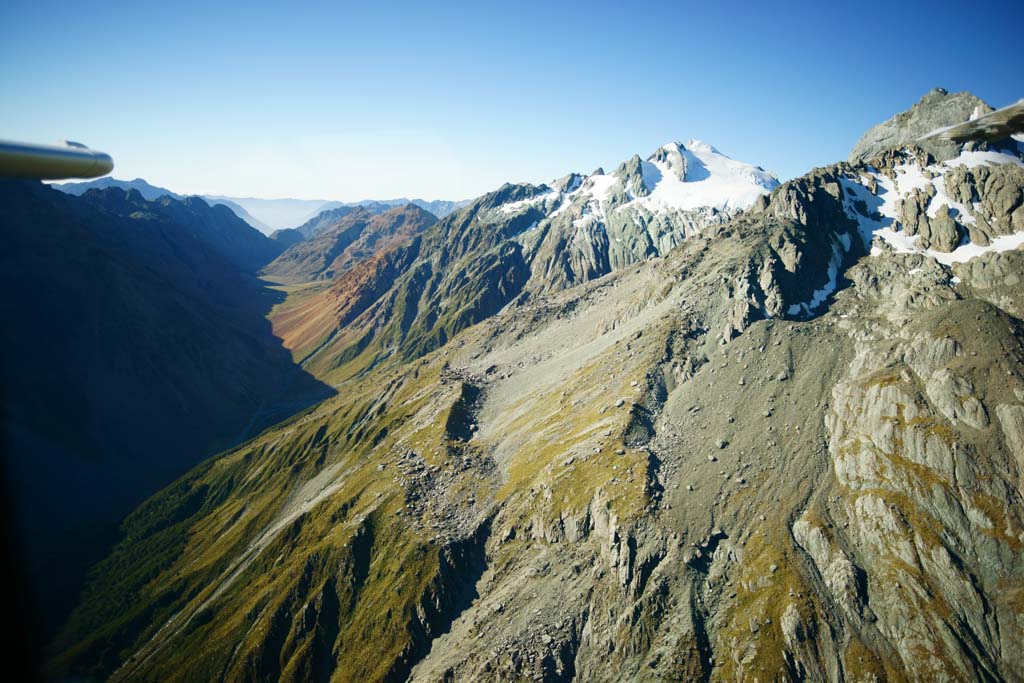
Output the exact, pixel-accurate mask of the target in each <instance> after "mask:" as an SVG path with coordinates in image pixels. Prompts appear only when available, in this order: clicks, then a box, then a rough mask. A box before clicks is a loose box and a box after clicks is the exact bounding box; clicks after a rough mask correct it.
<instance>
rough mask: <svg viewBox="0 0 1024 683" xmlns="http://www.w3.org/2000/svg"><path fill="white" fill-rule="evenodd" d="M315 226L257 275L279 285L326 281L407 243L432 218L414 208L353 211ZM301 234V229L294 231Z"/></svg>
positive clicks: (359, 209) (358, 208) (421, 230)
mask: <svg viewBox="0 0 1024 683" xmlns="http://www.w3.org/2000/svg"><path fill="white" fill-rule="evenodd" d="M335 211H338V210H337V209H335V210H332V211H331V212H325V213H323V214H320V216H319V217H318V218H320V219H321V222H320V224H319V226H318V228H317V230H315V231H314V232H312V233H311V234H310V236H309V237H308V239H305V240H303V241H301V242H298V243H296V244H294V245H292V246H291V247H289V248H288V249H287V250H286V251H285V252H284V253H283V254H281V255H280V256H278V257H277V258H276V259H274V261H272V262H271V263H269V264H268V265H267V266H266V267H265V268H264V269H263V273H264V274H265V275H266V276H268V277H270V278H273V279H275V280H277V281H280V282H309V281H312V280H316V279H331V278H334V277H337V276H339V275H341V274H342V273H344V272H346V271H348V270H350V269H352V268H353V267H354V266H356V265H357V264H359V263H361V262H363V261H365V260H366V259H368V258H370V257H371V256H373V255H374V254H375V253H377V252H379V251H388V250H391V249H394V248H396V247H399V246H402V245H405V244H408V243H409V241H411V240H412V239H413V238H414V237H415V236H416V235H418V234H420V233H421V232H423V231H424V230H426V229H427V228H429V227H430V226H432V225H433V224H434V223H436V222H437V218H436V217H435V216H434V214H432V213H430V212H428V211H426V210H424V209H421V208H420V207H418V206H416V205H415V204H406V205H405V206H399V207H395V208H393V209H388V210H387V211H385V212H383V213H380V214H374V213H371V212H370V211H368V210H366V209H364V208H362V207H356V208H354V209H351V210H347V211H345V212H344V213H343V214H342V215H341V217H339V218H336V219H334V220H327V219H326V218H325V214H326V213H333V212H335ZM299 232H301V229H300V230H299Z"/></svg>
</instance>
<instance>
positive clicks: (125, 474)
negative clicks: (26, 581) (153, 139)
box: [0, 182, 328, 627]
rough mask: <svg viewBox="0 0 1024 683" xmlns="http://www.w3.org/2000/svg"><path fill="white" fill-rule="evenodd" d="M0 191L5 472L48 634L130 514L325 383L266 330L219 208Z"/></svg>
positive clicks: (266, 300) (259, 299)
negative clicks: (90, 565) (121, 521)
mask: <svg viewBox="0 0 1024 683" xmlns="http://www.w3.org/2000/svg"><path fill="white" fill-rule="evenodd" d="M0 202H2V205H3V207H4V210H3V214H2V217H0V224H2V229H0V234H2V235H3V240H4V249H3V250H2V252H0V283H2V290H3V292H4V296H3V298H2V299H0V302H2V303H0V316H2V318H3V320H4V324H3V326H2V327H0V330H2V331H0V376H2V377H3V382H2V386H0V391H2V400H0V404H2V410H3V414H2V438H3V441H4V450H5V455H6V458H5V463H4V464H5V469H6V472H5V474H6V476H7V480H8V483H9V484H10V485H11V488H12V494H13V495H14V504H15V507H16V509H17V511H18V512H19V513H20V514H19V519H18V520H17V528H18V530H19V532H22V533H23V534H24V540H25V543H26V548H27V556H26V557H25V558H24V559H25V564H26V567H27V568H28V569H29V571H30V574H31V575H32V576H33V577H35V578H36V579H38V584H37V586H38V588H39V594H38V596H37V598H38V599H39V614H40V616H41V618H42V621H44V622H46V625H47V626H50V627H52V626H53V624H54V622H55V621H56V620H58V619H60V618H61V616H62V614H63V613H64V612H65V611H66V609H67V608H69V607H70V603H71V601H72V600H73V599H74V597H75V593H76V586H77V585H78V583H79V582H80V580H81V578H82V575H83V572H84V568H85V567H86V566H87V564H88V563H89V562H91V561H94V560H95V559H96V558H97V557H98V556H99V555H101V554H102V552H103V548H104V547H105V545H106V544H107V543H109V542H110V541H112V540H113V539H114V536H115V533H114V532H115V529H116V525H117V523H118V521H119V519H120V518H121V517H123V515H124V514H126V513H127V512H128V511H129V510H131V508H132V507H134V506H135V505H137V504H138V503H139V502H140V501H142V500H143V499H145V498H146V496H148V495H150V494H151V493H153V492H155V491H156V490H158V489H159V488H161V487H162V486H164V485H165V484H167V483H168V482H170V481H171V480H172V479H173V478H174V477H176V476H178V475H180V474H181V473H182V472H184V471H186V470H187V469H188V468H190V467H192V466H193V465H195V464H196V463H197V462H199V461H200V460H201V459H202V458H204V457H205V456H207V455H209V454H212V453H215V452H217V451H219V450H222V449H224V448H226V447H229V446H231V445H233V444H236V443H238V442H239V441H241V440H242V439H244V438H247V437H249V436H251V435H253V434H255V433H257V432H258V431H259V430H260V429H261V428H263V427H266V426H267V425H269V424H272V423H273V422H276V421H278V420H280V419H281V418H283V417H285V416H287V415H289V414H291V413H294V412H295V411H296V410H298V409H300V408H301V407H302V406H304V405H308V403H309V402H310V401H311V400H313V399H315V398H317V397H322V396H324V395H325V394H326V393H328V391H327V389H326V388H325V387H324V386H323V385H322V384H320V383H318V382H316V381H315V380H313V379H311V378H310V377H309V376H308V375H306V374H305V373H304V372H303V371H301V370H300V369H299V368H297V367H295V366H294V365H293V364H292V363H291V360H290V355H289V354H288V353H287V352H286V351H285V350H284V349H282V348H281V347H280V344H279V341H278V340H277V339H276V338H274V337H273V336H272V334H271V330H270V326H269V324H268V323H267V322H266V320H265V319H264V315H265V313H266V312H267V311H268V310H269V308H270V307H271V306H272V305H273V303H274V302H275V300H276V298H277V297H279V295H278V293H276V292H273V291H271V290H268V289H265V288H263V287H262V286H261V285H260V284H259V283H258V281H257V280H255V278H253V277H252V276H249V275H245V274H243V273H242V272H241V269H240V267H239V265H237V263H246V262H248V263H253V264H255V263H258V258H257V256H256V255H255V254H257V253H258V251H255V250H251V249H246V248H237V247H239V245H238V244H236V243H235V242H234V241H232V240H233V238H234V237H237V235H235V233H234V232H233V231H232V228H236V227H237V224H238V223H239V222H240V221H238V220H237V219H236V218H234V216H233V215H230V213H229V212H228V215H227V216H225V215H224V214H225V212H227V209H223V208H221V207H214V208H211V207H209V206H206V205H205V203H203V204H202V206H199V203H200V202H201V200H186V201H185V202H184V203H182V202H176V201H175V200H171V199H169V198H168V199H166V200H161V201H158V202H146V201H145V200H143V199H142V197H141V196H140V195H138V194H137V193H131V194H127V195H126V194H125V193H124V192H123V191H121V190H105V191H93V192H92V193H89V194H88V195H87V196H86V197H85V198H77V197H72V196H69V195H66V194H62V193H60V192H57V191H55V190H52V189H50V188H47V187H46V186H44V185H41V184H37V183H19V182H5V183H2V184H0ZM228 218H230V220H227V219H228ZM245 228H246V230H250V229H249V228H248V226H245ZM264 239H265V238H264ZM257 244H258V242H257ZM242 246H244V244H243V245H242ZM250 246H251V245H250ZM236 248H237V249H236ZM229 254H230V255H233V256H234V261H235V262H236V263H233V262H232V261H231V260H229V258H228V255H229ZM259 258H262V257H259Z"/></svg>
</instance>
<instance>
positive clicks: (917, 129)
mask: <svg viewBox="0 0 1024 683" xmlns="http://www.w3.org/2000/svg"><path fill="white" fill-rule="evenodd" d="M991 111H993V109H992V107H990V106H989V105H988V104H986V103H985V102H983V101H982V100H980V99H978V98H977V97H975V96H974V95H972V94H971V93H969V92H958V93H953V94H950V93H949V92H948V91H947V90H945V89H943V88H935V89H933V90H931V91H930V92H929V93H928V94H926V95H925V96H924V97H922V98H921V100H920V101H919V102H918V103H917V104H915V105H914V106H913V107H911V108H910V109H908V110H907V111H905V112H901V113H899V114H896V116H894V117H892V118H891V119H889V120H887V121H884V122H883V123H879V124H878V125H877V126H874V127H873V128H871V129H869V130H868V131H867V132H866V133H864V135H863V136H862V137H861V139H860V140H858V141H857V144H856V145H854V146H853V151H852V152H850V158H849V161H850V163H858V162H867V161H870V160H872V159H874V158H875V157H876V156H878V154H879V153H881V152H884V151H885V150H887V149H893V148H900V147H905V146H907V145H917V146H920V147H922V148H923V149H925V151H927V152H929V153H930V154H931V155H932V156H934V157H935V158H936V159H938V160H939V161H946V160H947V159H952V158H953V157H955V156H957V155H958V154H959V153H960V151H961V150H962V149H963V148H964V145H963V143H955V142H951V141H948V140H926V141H921V140H920V138H921V137H922V136H924V135H927V134H928V133H931V132H933V131H935V130H937V129H939V128H943V127H945V126H953V125H956V124H958V123H963V122H964V121H967V120H969V119H971V118H977V117H978V116H981V115H982V114H987V113H989V112H991Z"/></svg>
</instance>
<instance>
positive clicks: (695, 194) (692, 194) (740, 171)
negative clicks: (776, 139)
mask: <svg viewBox="0 0 1024 683" xmlns="http://www.w3.org/2000/svg"><path fill="white" fill-rule="evenodd" d="M643 169H644V185H645V186H646V187H647V189H648V190H649V192H650V194H649V195H648V196H646V197H643V198H637V199H636V200H635V201H637V202H640V203H641V204H643V205H645V206H647V207H648V208H650V209H651V210H657V209H681V210H693V209H697V208H701V207H710V208H714V209H718V210H723V211H724V210H729V211H735V210H739V209H745V208H747V207H749V206H750V205H751V204H753V203H754V200H756V199H757V198H758V197H759V196H761V195H763V194H766V193H768V192H770V191H771V190H773V189H774V188H775V187H777V186H778V184H779V181H778V179H777V178H775V176H773V175H772V174H771V173H768V172H767V171H765V170H764V169H762V168H760V167H758V166H754V165H753V164H748V163H745V162H742V161H737V160H735V159H732V158H730V157H728V156H726V155H724V154H722V153H721V152H719V151H718V150H717V149H715V148H714V147H713V146H711V145H709V144H708V143H706V142H703V141H701V140H694V139H690V140H688V141H687V142H686V143H685V144H680V143H678V142H671V143H668V144H666V145H662V146H661V147H660V148H658V150H657V151H656V152H655V153H654V154H652V155H651V156H650V157H648V159H647V161H646V162H645V163H644V167H643Z"/></svg>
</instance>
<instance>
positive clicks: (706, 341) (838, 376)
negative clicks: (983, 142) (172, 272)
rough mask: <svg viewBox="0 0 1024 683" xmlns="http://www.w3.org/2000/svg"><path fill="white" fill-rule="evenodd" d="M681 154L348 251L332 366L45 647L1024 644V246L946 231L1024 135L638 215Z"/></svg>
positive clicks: (223, 465)
mask: <svg viewBox="0 0 1024 683" xmlns="http://www.w3.org/2000/svg"><path fill="white" fill-rule="evenodd" d="M912 118H913V117H909V118H907V119H906V120H911V119H912ZM914 120H916V119H914ZM922 125H923V124H922ZM687 151H692V150H688V148H685V146H680V147H676V148H674V149H672V148H663V149H662V150H661V151H659V152H657V153H655V155H652V157H651V158H650V159H648V160H647V161H644V160H642V159H640V158H639V157H637V158H634V159H631V160H629V161H627V162H626V163H625V164H623V165H622V166H620V168H619V169H617V171H616V172H615V174H614V176H613V177H609V176H605V174H604V173H597V174H595V175H593V176H591V177H588V178H582V177H580V176H568V177H566V178H564V179H562V180H560V181H558V182H557V183H556V184H555V186H554V187H549V186H513V185H508V186H505V187H503V188H501V189H500V190H498V191H497V192H495V193H492V194H490V195H487V196H485V197H483V198H481V199H479V200H477V201H475V202H474V203H473V204H472V205H471V206H470V207H467V209H465V210H464V211H462V212H460V213H458V214H455V215H453V216H452V217H449V218H447V219H445V220H443V221H441V222H440V223H439V224H438V225H437V226H435V227H434V228H433V229H431V230H428V231H427V232H425V233H424V234H423V235H421V236H420V237H418V238H417V239H415V240H413V241H412V242H411V243H410V244H408V245H406V246H404V247H400V248H398V249H395V250H393V251H391V252H388V253H386V254H382V255H379V256H378V257H376V258H375V259H373V260H371V261H367V262H366V264H363V265H361V266H358V267H356V268H354V269H352V270H351V271H349V273H347V274H346V275H345V276H344V278H342V279H339V281H338V282H339V283H340V282H341V280H355V279H357V278H358V280H359V282H358V283H355V282H350V283H349V284H348V285H346V286H345V287H343V288H340V289H334V290H333V293H334V295H335V297H336V299H335V302H336V306H335V308H332V309H331V312H330V314H329V315H325V317H324V320H328V321H329V320H331V319H343V320H344V321H345V322H344V323H343V324H340V325H339V326H338V327H337V328H335V329H333V330H332V332H331V334H330V335H327V338H326V340H324V339H321V338H318V340H317V341H316V342H315V343H312V342H311V346H314V347H315V348H317V349H332V352H331V353H329V354H327V353H324V352H323V351H319V352H313V353H311V354H310V355H309V356H308V357H309V358H310V361H309V363H308V364H307V367H308V368H311V369H314V370H315V371H316V372H318V373H320V374H322V376H331V377H333V378H334V379H335V381H337V383H338V385H339V396H337V397H335V398H332V399H329V400H327V401H324V402H323V403H321V404H320V405H318V406H317V407H316V408H315V409H313V410H311V411H308V412H307V413H304V414H302V415H301V416H299V417H298V418H296V419H295V420H293V421H291V422H288V423H285V424H282V425H279V426H278V427H277V428H275V429H272V430H268V431H267V432H264V433H263V434H262V435H260V437H258V438H257V439H254V440H253V441H252V442H250V443H248V444H246V445H244V446H243V447H241V448H239V449H236V450H234V451H232V452H230V453H227V454H225V455H224V456H222V457H221V458H219V459H217V460H216V461H213V462H210V463H208V464H207V465H205V466H204V467H202V468H200V469H198V470H196V471H195V472H193V473H192V474H191V475H190V476H189V477H188V478H186V479H185V480H183V481H182V482H180V483H179V485H178V487H177V488H175V489H174V490H173V491H169V492H167V493H165V494H164V495H162V496H161V497H158V498H156V499H154V500H153V501H151V502H150V503H149V504H148V505H147V506H146V507H144V508H143V509H141V510H140V511H139V512H138V513H136V514H135V515H133V517H132V518H131V519H130V520H129V522H128V531H129V536H128V538H126V540H125V541H124V542H123V543H122V545H121V546H120V547H119V548H118V550H117V551H116V552H115V553H114V555H113V556H112V557H111V558H110V559H108V561H107V563H106V564H105V565H104V566H103V567H101V569H100V571H99V572H98V574H97V576H98V577H99V578H98V579H97V581H96V582H95V584H94V585H93V587H92V591H91V592H90V594H89V595H88V597H87V599H86V600H85V602H84V603H83V605H82V607H81V608H80V609H79V611H78V612H77V613H76V615H75V618H74V619H73V620H72V621H71V622H70V623H69V625H68V627H67V628H66V630H65V632H64V634H63V636H62V639H61V641H60V642H59V643H58V649H59V650H61V651H62V652H63V654H62V655H61V656H60V657H59V658H58V659H57V660H55V662H54V670H55V671H61V670H70V671H72V672H76V673H94V674H96V675H99V676H110V678H111V680H115V681H117V680H171V681H173V680H189V679H202V678H209V677H217V676H218V675H225V674H224V672H228V673H227V676H228V677H229V678H235V679H239V680H261V679H266V678H268V677H272V678H275V679H279V680H303V679H308V678H309V677H310V676H311V675H312V674H311V672H317V673H316V675H318V676H322V677H323V678H324V679H330V680H341V681H378V680H380V681H390V680H411V681H423V682H431V683H433V682H448V681H522V680H537V681H550V682H556V681H571V680H579V681H597V682H603V681H607V682H609V683H611V682H612V681H624V680H625V681H665V680H713V681H737V680H738V681H758V680H762V681H763V680H813V681H837V682H838V681H884V680H889V681H893V680H909V681H960V680H986V681H988V680H992V681H995V680H1018V679H1021V678H1022V677H1024V669H1022V665H1021V662H1020V658H1019V657H1017V656H1016V653H1017V652H1018V651H1019V649H1020V647H1022V646H1024V614H1022V612H1021V609H1020V604H1021V596H1022V595H1024V559H1022V558H1024V555H1022V553H1021V550H1022V548H1024V512H1022V510H1024V507H1022V503H1024V498H1022V479H1021V477H1022V471H1024V470H1022V457H1024V450H1022V449H1024V336H1022V327H1024V324H1022V323H1021V321H1020V314H1021V311H1022V310H1024V292H1022V289H1024V288H1022V287H1021V282H1020V276H1021V274H1022V267H1024V252H1022V251H1019V250H1014V249H1013V248H1012V247H1008V246H1006V245H1007V244H1008V240H1007V238H1014V239H1015V237H1014V236H1015V234H1016V233H1012V232H1011V233H1007V234H1004V235H1002V237H1001V238H995V237H994V236H993V237H991V238H990V239H991V243H990V244H989V245H988V246H987V247H984V248H982V246H981V245H979V244H978V243H975V242H972V243H971V244H970V245H965V244H961V241H962V240H963V239H964V236H967V237H968V238H969V237H970V232H969V229H968V226H971V225H972V224H971V221H970V218H975V220H976V219H977V217H978V216H980V215H981V213H982V211H981V210H980V209H978V207H980V206H986V207H992V210H991V211H989V210H986V211H985V213H987V214H989V215H991V216H997V211H996V209H998V216H1003V217H1004V218H1003V219H999V218H998V217H996V218H994V219H993V220H994V221H995V222H996V223H999V221H1000V220H1003V221H1009V223H1008V225H1009V226H1011V227H1012V226H1013V225H1014V224H1013V220H1014V219H1013V218H1012V217H1013V216H1014V215H1015V213H1014V212H1015V211H1016V210H1017V209H1016V204H1015V203H1014V202H1013V201H1011V200H1009V199H1007V200H1005V201H1004V200H1001V199H999V196H1000V195H1001V194H1003V190H1002V189H1000V188H1001V187H1002V185H1001V184H1000V183H1002V182H1016V181H1014V180H1009V179H1012V178H1015V177H1016V175H1015V174H1016V171H1014V170H1012V169H1009V168H1007V166H1008V165H1015V164H1016V162H1014V160H1013V159H1011V158H1005V157H1000V156H995V157H991V158H990V159H994V160H995V162H999V163H998V164H997V165H992V166H991V167H990V166H988V165H981V164H980V163H979V164H975V165H973V166H968V167H967V168H966V170H964V171H960V170H957V169H958V167H957V165H956V164H942V163H938V162H936V161H935V159H934V158H933V157H930V156H929V153H928V152H926V151H924V150H920V149H912V150H910V151H903V150H890V151H889V152H886V153H884V154H881V155H877V156H875V157H874V158H873V160H872V162H871V164H870V165H868V164H863V163H846V162H843V163H839V164H835V165H833V166H830V167H828V168H824V169H817V170H815V171H814V172H812V173H809V174H807V175H806V176H804V177H801V178H798V179H796V180H794V181H791V182H789V183H786V184H784V185H782V186H780V187H777V188H775V189H773V190H772V191H771V192H770V194H768V195H767V196H765V197H763V198H761V199H757V200H756V201H755V202H754V203H753V205H752V207H751V209H750V210H747V211H745V212H743V213H741V214H739V215H736V216H731V217H729V216H726V215H724V214H728V213H730V212H729V211H727V210H726V209H722V210H721V211H719V216H720V218H717V219H715V220H709V221H707V222H704V223H703V224H701V225H700V227H699V228H698V227H695V226H694V225H691V224H688V223H687V222H686V221H687V219H686V218H685V216H686V214H685V210H682V209H679V210H677V211H676V212H675V213H670V214H666V215H668V216H669V217H668V218H666V219H665V220H667V221H668V223H667V224H666V227H667V229H668V230H669V232H666V233H657V232H651V225H652V223H648V222H644V220H645V214H644V211H650V213H651V215H652V216H653V215H654V214H655V213H656V212H654V211H651V210H650V206H651V205H652V204H651V203H653V202H655V201H658V198H659V196H663V193H664V189H663V188H662V189H660V190H659V189H658V188H659V185H658V183H654V182H652V179H653V178H654V177H655V174H654V171H657V174H658V175H657V177H658V178H661V179H664V178H665V177H666V176H671V177H672V178H691V179H692V178H694V177H700V174H701V173H702V171H701V166H702V165H701V164H697V163H694V162H693V159H691V158H690V156H688V155H687V153H686V152H687ZM972 159H973V158H971V157H968V158H967V160H966V161H965V162H964V163H965V164H966V163H967V161H970V160H972ZM698 161H699V158H698ZM702 163H703V162H702ZM984 163H986V164H987V163H988V162H984ZM647 164H650V165H651V166H648V165H647ZM652 167H653V170H652ZM982 169H987V170H982ZM955 174H962V175H955ZM968 175H969V176H970V178H972V180H968ZM995 176H999V177H1001V178H1003V180H1002V181H999V182H995V183H993V182H992V180H991V178H992V177H995ZM982 177H984V178H985V180H981V178H982ZM950 179H954V180H953V181H952V182H950ZM928 187H931V189H930V190H929V189H928ZM577 192H578V193H580V194H574V193H577ZM990 193H991V195H992V196H990ZM940 194H941V195H943V199H942V201H941V203H940V204H937V205H936V204H935V202H936V201H937V200H938V199H939V196H940ZM595 195H597V197H595ZM947 200H948V201H947ZM968 200H969V201H968ZM1000 207H1001V208H1000ZM620 213H621V214H622V215H623V216H624V217H627V218H628V219H629V220H628V221H627V220H622V222H621V223H620V222H619V221H620V218H619V217H618V216H619V214H620ZM695 220H696V218H695ZM950 222H951V223H952V224H953V225H952V227H950V225H949V223H950ZM630 224H631V225H632V226H633V227H632V228H631V227H630ZM1004 225H1006V223H1004ZM671 231H676V233H677V236H676V237H671V235H670V234H669V233H670V232H671ZM986 234H989V233H986ZM629 235H632V239H631V240H630V239H627V237H628V236H629ZM669 237H671V240H670V241H672V244H673V247H672V248H670V249H664V250H663V249H662V246H660V245H661V242H660V240H661V239H663V238H669ZM954 239H956V242H954ZM998 239H1002V241H998V242H997V240H998ZM922 241H926V242H927V246H924V245H922ZM619 245H624V246H619ZM965 246H969V249H968V252H970V253H969V254H966V253H965V252H964V251H962V250H963V249H964V247H965ZM648 249H650V250H651V251H650V252H648V251H647V250H648ZM644 254H649V256H643V257H641V255H644ZM968 256H969V257H968ZM954 257H955V258H954ZM960 257H964V260H963V261H962V262H961V261H960V260H959V259H960ZM941 259H946V261H948V263H946V262H945V261H943V260H941ZM392 275H393V276H394V284H393V285H391V286H389V285H388V282H387V281H388V279H389V277H391V276H392ZM357 284H358V286H357ZM570 285H572V286H570ZM361 292H372V295H371V294H367V295H365V296H364V295H363V294H360V293H361ZM294 310H295V311H298V310H299V308H296V309H294ZM303 320H306V321H308V320H310V318H307V317H305V316H301V315H297V317H296V319H295V321H294V323H295V325H296V326H297V327H301V322H302V321H303ZM318 320H319V319H318ZM378 344H379V346H377V347H376V348H375V347H374V345H378ZM353 349H354V350H353ZM368 350H369V351H368ZM389 354H390V355H389ZM326 358H329V359H330V361H329V362H327V361H324V360H323V359H326ZM320 363H323V365H320ZM172 526H173V527H174V528H176V529H179V530H180V534H179V535H178V536H175V537H174V539H173V541H174V543H175V544H176V545H173V546H170V549H169V550H168V552H166V553H164V554H162V555H161V556H160V558H159V560H157V561H155V562H154V564H153V566H151V567H150V568H149V570H150V571H147V572H146V573H145V574H132V575H130V576H129V577H128V578H127V579H119V580H115V578H113V577H119V576H120V575H119V574H118V573H117V572H118V570H119V568H120V567H121V566H122V565H123V564H124V563H126V562H128V561H130V559H131V558H133V557H138V556H139V554H140V553H142V552H143V550H144V548H145V547H146V546H145V544H146V543H153V542H155V541H154V540H153V539H155V538H158V536H157V534H158V533H160V532H159V531H154V529H165V528H171V527H172ZM123 606H126V607H123ZM112 653H113V654H112ZM368 653H369V654H368Z"/></svg>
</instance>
